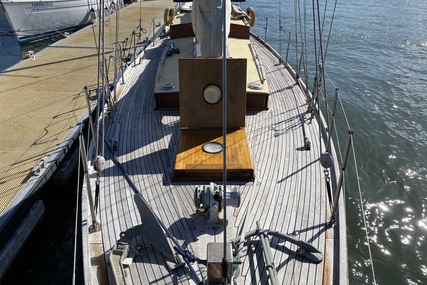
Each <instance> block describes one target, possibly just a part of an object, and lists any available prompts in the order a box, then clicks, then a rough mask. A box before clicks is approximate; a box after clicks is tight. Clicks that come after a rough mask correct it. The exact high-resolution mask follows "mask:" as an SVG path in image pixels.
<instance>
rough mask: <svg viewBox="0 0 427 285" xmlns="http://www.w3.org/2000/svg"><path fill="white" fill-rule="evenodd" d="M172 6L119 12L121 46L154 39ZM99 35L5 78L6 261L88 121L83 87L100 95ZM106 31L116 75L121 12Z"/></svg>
mask: <svg viewBox="0 0 427 285" xmlns="http://www.w3.org/2000/svg"><path fill="white" fill-rule="evenodd" d="M170 7H173V2H172V0H155V1H142V2H136V3H133V4H131V5H129V6H127V7H126V8H124V9H122V10H120V12H119V13H118V15H119V19H120V20H119V27H118V37H117V39H118V40H117V42H119V43H120V44H121V47H122V48H124V47H126V46H127V47H128V48H129V49H130V47H131V46H132V47H135V46H137V45H138V44H140V42H139V41H140V40H144V39H146V38H149V37H151V36H152V34H153V31H154V29H155V27H156V26H158V25H160V24H161V23H163V12H164V10H165V9H166V8H170ZM98 30H99V23H98V22H96V23H94V24H93V25H91V26H88V27H86V28H84V29H82V30H80V31H78V32H76V33H74V34H72V35H71V36H69V37H67V38H66V39H64V40H61V41H59V42H57V43H55V44H53V45H51V46H49V47H48V48H46V49H44V50H43V51H41V52H38V53H36V54H35V55H32V56H30V57H29V58H28V59H25V60H23V61H21V62H20V63H18V64H16V65H15V66H13V67H11V68H9V69H7V70H5V71H3V72H1V73H0V102H1V105H2V106H1V108H0V125H1V127H0V232H1V238H0V250H1V252H0V254H1V256H2V257H8V258H9V257H10V256H9V255H8V254H7V253H6V254H5V251H6V252H7V248H6V247H7V246H12V247H15V245H10V244H9V242H8V239H9V238H10V236H11V235H12V234H13V229H12V232H11V233H10V234H4V232H5V231H8V232H10V231H11V229H9V227H11V226H10V224H11V223H10V222H11V220H14V221H16V219H14V217H15V216H16V215H17V214H18V213H19V212H22V211H24V213H21V214H20V215H21V216H22V217H25V215H26V214H27V213H28V212H29V211H30V209H31V207H32V204H30V205H27V204H28V201H31V200H33V202H32V203H34V199H37V198H34V197H37V194H36V193H37V191H38V190H39V189H40V188H41V187H42V186H43V185H44V184H46V182H47V181H48V180H49V179H50V178H51V177H52V175H53V174H54V172H55V171H56V170H57V169H58V167H59V165H60V164H61V162H62V161H63V160H64V158H65V156H66V154H67V152H68V151H69V150H70V148H71V146H72V145H73V143H74V142H75V139H76V138H77V136H78V134H79V132H80V128H81V126H82V125H83V124H84V123H85V122H86V119H87V118H88V112H87V111H88V107H87V103H86V92H85V87H87V88H88V90H91V91H92V92H91V94H92V95H94V94H96V86H97V83H98V74H97V70H98V67H97V66H98V48H97V43H98V42H99V40H98ZM104 32H105V43H104V44H105V52H106V53H107V54H106V57H105V58H106V65H107V67H108V68H109V71H111V72H112V71H113V62H114V57H112V55H113V49H114V43H115V41H116V15H115V14H112V15H111V16H110V17H109V18H107V19H106V20H105V25H104ZM132 50H133V49H132ZM129 53H132V51H129ZM107 61H108V62H107ZM110 80H112V78H110ZM125 80H126V79H125ZM59 190H60V189H58V191H59ZM23 208H24V210H22V209H23ZM18 223H19V222H18ZM13 227H18V225H16V226H13ZM3 260H4V259H3V258H2V263H4V262H3ZM4 264H6V263H4ZM4 267H5V266H3V269H4ZM0 273H2V269H1V268H0ZM1 275H2V274H0V277H1Z"/></svg>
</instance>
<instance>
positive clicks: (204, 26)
mask: <svg viewBox="0 0 427 285" xmlns="http://www.w3.org/2000/svg"><path fill="white" fill-rule="evenodd" d="M223 2H225V7H226V13H227V16H226V23H225V27H226V28H225V29H226V35H227V37H228V34H229V32H230V14H231V2H230V0H194V1H193V10H192V12H191V21H192V23H193V31H194V34H195V35H196V39H197V41H198V43H199V44H200V48H201V56H202V57H213V58H216V57H221V56H222V39H223V35H222V31H223V30H222V29H223V23H222V22H223V14H222V9H221V7H222V3H223Z"/></svg>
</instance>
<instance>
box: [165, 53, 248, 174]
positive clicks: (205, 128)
mask: <svg viewBox="0 0 427 285" xmlns="http://www.w3.org/2000/svg"><path fill="white" fill-rule="evenodd" d="M222 69H223V61H222V59H212V58H186V59H180V60H179V84H180V94H179V96H180V97H179V109H180V122H181V132H180V138H179V143H178V150H177V154H176V159H175V165H174V169H173V173H172V179H173V180H174V181H215V180H222V179H223V152H222V151H221V152H219V153H208V152H206V151H204V150H203V149H202V148H203V145H204V144H206V143H208V142H218V143H220V144H222V143H223V131H222V126H223V111H222V109H223V98H224V97H223V94H222V93H223V92H222V89H223V77H222ZM207 86H217V87H219V89H220V90H221V92H222V93H221V95H222V97H221V99H220V100H219V102H218V103H208V102H207V101H206V100H205V99H204V96H203V94H204V90H205V89H206V87H207ZM245 114H246V59H228V60H227V134H226V140H227V150H226V154H227V158H226V162H227V179H229V180H251V179H253V178H254V167H253V163H252V159H251V154H250V150H249V144H248V140H247V137H246V130H245Z"/></svg>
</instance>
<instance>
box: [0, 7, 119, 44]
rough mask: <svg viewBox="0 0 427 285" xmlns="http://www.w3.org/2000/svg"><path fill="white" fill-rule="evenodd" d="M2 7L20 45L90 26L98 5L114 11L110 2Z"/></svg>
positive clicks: (95, 15)
mask: <svg viewBox="0 0 427 285" xmlns="http://www.w3.org/2000/svg"><path fill="white" fill-rule="evenodd" d="M0 3H1V6H2V7H3V9H4V11H5V15H6V17H7V20H8V22H9V25H10V27H11V28H12V33H14V34H16V36H17V38H18V40H19V41H20V42H29V41H34V40H38V39H41V38H46V37H49V36H52V35H57V34H63V33H64V32H69V31H74V30H77V29H79V28H82V27H84V26H86V25H89V24H90V23H92V22H93V21H95V20H96V19H97V14H98V12H97V11H99V7H100V5H102V6H103V7H104V9H107V10H108V13H109V12H110V10H114V9H115V5H110V4H111V1H105V3H104V2H103V3H104V4H101V3H100V1H99V0H98V1H97V0H50V1H45V0H42V1H31V0H14V1H11V0H1V1H0Z"/></svg>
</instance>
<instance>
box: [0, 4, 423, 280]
mask: <svg viewBox="0 0 427 285" xmlns="http://www.w3.org/2000/svg"><path fill="white" fill-rule="evenodd" d="M295 2H297V1H289V0H286V1H282V3H281V4H280V9H278V7H279V4H278V3H279V1H278V0H272V1H268V0H261V1H259V0H258V1H256V3H255V0H247V1H246V3H243V6H244V7H247V6H250V5H252V6H254V7H256V8H257V9H256V17H257V24H258V27H257V28H255V32H256V33H257V34H259V35H260V36H261V37H264V35H265V30H264V28H263V27H264V22H265V19H266V18H267V17H268V33H267V41H268V42H270V44H271V45H272V46H273V47H274V48H276V49H277V50H282V54H283V53H284V52H285V48H286V45H287V44H286V41H285V39H286V38H287V34H288V32H289V31H290V30H289V29H288V27H290V26H293V23H289V22H286V18H287V17H286V15H287V14H288V13H293V10H294V3H295ZM302 2H305V1H301V3H302ZM321 2H322V3H323V4H321V5H320V6H321V7H323V6H324V3H325V1H321ZM331 4H334V1H328V5H331ZM308 8H311V5H308ZM0 10H1V9H0ZM279 17H281V18H282V22H280V24H281V25H282V27H283V31H279ZM426 24H427V2H426V1H425V0H411V1H409V0H378V1H368V0H360V1H351V0H341V1H338V3H337V7H336V16H335V18H334V26H333V29H332V32H331V38H330V42H329V46H328V54H327V58H326V63H325V68H326V73H327V76H328V77H329V78H331V79H332V80H333V81H334V84H335V86H336V87H337V88H339V89H340V94H341V97H342V100H343V102H344V104H345V107H346V110H347V115H348V117H349V120H350V123H351V127H352V129H353V131H354V144H355V149H356V154H357V162H358V165H359V175H360V185H361V191H362V201H363V204H364V213H362V212H361V208H360V206H359V201H360V197H359V192H358V188H357V185H356V182H357V181H356V179H355V178H354V177H353V178H349V179H348V181H347V183H348V185H347V189H346V190H347V192H346V198H347V200H348V202H347V222H348V248H349V274H350V283H351V284H372V283H373V280H374V277H373V274H372V272H371V267H370V262H369V255H368V248H367V246H366V240H365V234H364V224H363V219H362V214H364V215H365V217H366V221H367V231H368V235H369V239H370V242H371V249H372V256H373V264H374V269H375V277H376V281H377V283H378V284H411V285H412V284H420V285H421V284H427V241H426V235H427V166H426V164H425V160H426V158H427V120H426V118H427V111H426V109H427V100H426V99H427V95H426V94H425V90H426V89H427V32H426V31H425V26H426ZM0 31H1V32H0V70H2V69H5V68H7V67H8V66H11V65H13V64H15V63H16V62H18V61H19V60H20V58H22V56H23V55H25V53H26V51H28V50H36V49H37V46H34V44H33V45H27V46H23V47H20V46H19V44H18V43H17V41H16V39H15V38H13V37H10V36H6V35H4V33H3V32H4V31H8V29H7V22H6V20H5V18H4V15H3V14H2V11H0ZM279 39H282V40H283V43H282V44H281V45H280V44H279ZM43 44H44V45H46V43H43ZM43 44H42V46H43ZM47 44H48V43H47ZM291 63H292V62H291ZM0 124H1V122H0ZM71 214H72V213H71ZM67 238H68V237H67ZM70 243H71V241H70ZM27 254H31V252H27ZM67 258H68V257H67ZM42 262H43V260H40V263H42ZM70 272H71V269H70ZM70 276H71V275H70ZM64 282H68V281H64ZM52 284H54V282H53V283H52Z"/></svg>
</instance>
